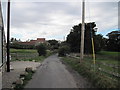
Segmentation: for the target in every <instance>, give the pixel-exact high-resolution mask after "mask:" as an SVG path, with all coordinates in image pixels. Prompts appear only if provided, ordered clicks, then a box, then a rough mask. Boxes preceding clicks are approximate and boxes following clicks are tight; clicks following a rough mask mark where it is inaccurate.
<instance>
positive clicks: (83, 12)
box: [80, 0, 85, 62]
mask: <svg viewBox="0 0 120 90" xmlns="http://www.w3.org/2000/svg"><path fill="white" fill-rule="evenodd" d="M84 31H85V0H83V1H82V28H81V48H80V62H81V61H82V60H83V57H84Z"/></svg>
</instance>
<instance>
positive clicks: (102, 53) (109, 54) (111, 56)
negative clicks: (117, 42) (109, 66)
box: [97, 51, 120, 60]
mask: <svg viewBox="0 0 120 90" xmlns="http://www.w3.org/2000/svg"><path fill="white" fill-rule="evenodd" d="M119 55H120V52H110V51H100V52H98V53H97V57H99V56H102V57H104V58H105V59H114V60H119V59H120V56H119Z"/></svg>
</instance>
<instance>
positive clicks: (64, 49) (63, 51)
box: [58, 45, 70, 56]
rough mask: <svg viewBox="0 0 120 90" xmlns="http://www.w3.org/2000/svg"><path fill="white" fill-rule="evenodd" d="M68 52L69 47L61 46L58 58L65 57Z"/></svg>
mask: <svg viewBox="0 0 120 90" xmlns="http://www.w3.org/2000/svg"><path fill="white" fill-rule="evenodd" d="M69 52H70V47H69V46H66V45H65V46H61V47H60V48H59V51H58V56H66V54H68V53H69Z"/></svg>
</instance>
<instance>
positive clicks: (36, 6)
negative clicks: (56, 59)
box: [2, 2, 118, 41]
mask: <svg viewBox="0 0 120 90" xmlns="http://www.w3.org/2000/svg"><path fill="white" fill-rule="evenodd" d="M2 5H3V13H4V21H6V19H5V17H6V6H7V4H6V3H2ZM81 7H82V5H81V2H12V3H11V29H10V30H11V37H14V38H17V39H19V38H20V39H21V40H24V41H25V40H28V39H36V38H46V39H47V40H49V39H57V40H63V38H64V37H66V36H67V35H68V34H69V32H70V29H71V28H72V27H73V26H74V25H78V24H79V23H81V18H82V17H81V12H82V9H81ZM85 22H95V23H96V25H97V28H98V31H97V33H100V34H103V35H104V36H105V35H106V34H107V33H109V32H111V31H112V30H116V29H117V28H118V3H117V2H87V3H86V19H85ZM4 23H5V22H4Z"/></svg>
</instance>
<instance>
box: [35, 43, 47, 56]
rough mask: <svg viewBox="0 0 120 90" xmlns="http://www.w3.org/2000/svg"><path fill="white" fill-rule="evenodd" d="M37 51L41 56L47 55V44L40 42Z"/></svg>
mask: <svg viewBox="0 0 120 90" xmlns="http://www.w3.org/2000/svg"><path fill="white" fill-rule="evenodd" d="M36 49H37V52H38V54H39V56H42V55H43V56H45V55H46V46H45V45H44V44H39V45H37V46H36Z"/></svg>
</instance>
